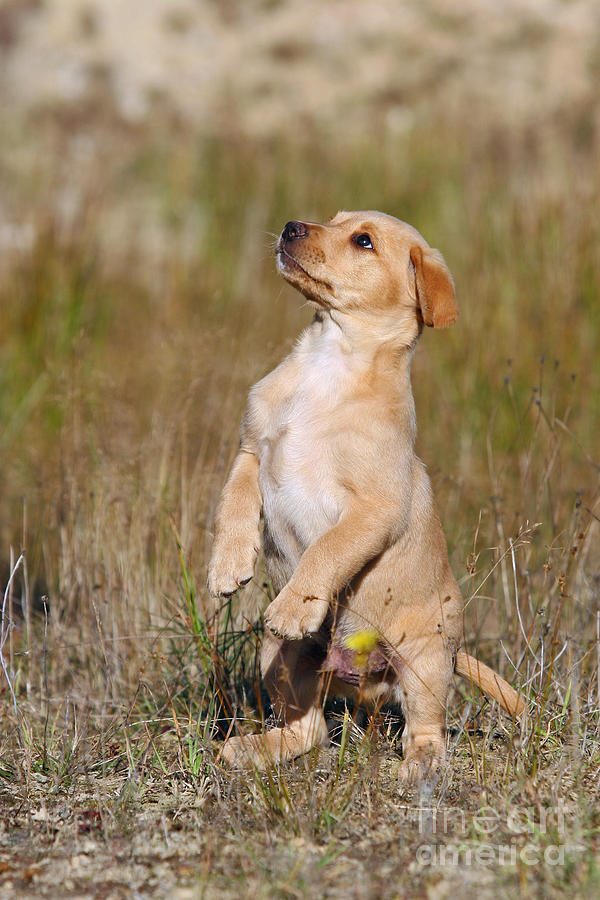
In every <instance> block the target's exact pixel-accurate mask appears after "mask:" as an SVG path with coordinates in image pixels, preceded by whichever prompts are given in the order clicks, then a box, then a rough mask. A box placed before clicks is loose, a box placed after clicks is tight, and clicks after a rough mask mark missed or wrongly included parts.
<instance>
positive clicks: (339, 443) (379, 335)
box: [208, 211, 523, 778]
mask: <svg viewBox="0 0 600 900" xmlns="http://www.w3.org/2000/svg"><path fill="white" fill-rule="evenodd" d="M277 262H278V267H279V271H280V272H281V274H282V275H283V277H284V278H286V279H287V280H288V281H289V282H290V283H291V284H292V285H294V286H295V287H296V288H297V289H298V290H300V291H301V292H302V293H303V294H304V295H305V296H306V297H307V299H308V300H309V301H310V303H311V304H313V305H314V307H315V309H316V314H315V318H314V321H313V323H312V324H311V325H310V326H309V327H308V328H307V329H306V330H305V331H304V332H303V334H302V335H301V337H300V339H299V341H298V343H297V345H296V347H295V349H294V350H293V352H292V353H291V354H290V355H289V356H288V357H287V358H286V359H285V360H284V361H283V362H282V363H281V364H280V365H279V366H278V367H277V368H276V369H275V370H274V371H273V372H271V373H270V374H269V375H267V376H266V377H265V378H263V379H262V381H260V382H258V384H256V385H255V386H254V387H253V388H252V390H251V392H250V396H249V399H248V405H247V408H246V412H245V414H244V418H243V421H242V425H241V432H240V450H239V453H238V455H237V457H236V459H235V462H234V464H233V467H232V470H231V473H230V475H229V478H228V481H227V484H226V485H225V488H224V490H223V495H222V497H221V501H220V504H219V508H218V512H217V516H216V522H215V540H214V546H213V553H212V558H211V561H210V565H209V579H208V581H209V589H210V592H211V594H212V595H214V596H219V595H227V594H230V593H232V592H233V591H235V590H236V589H237V588H238V587H239V586H240V585H242V584H244V583H245V582H246V581H248V580H249V579H250V578H251V577H252V575H253V570H254V563H255V560H256V556H257V553H258V550H259V545H260V519H261V516H262V518H263V522H264V528H263V546H264V554H265V560H266V565H267V570H268V572H269V576H270V579H271V582H272V585H273V588H274V591H275V592H276V597H275V599H274V600H273V601H272V603H270V604H269V606H268V607H267V610H266V612H265V624H266V626H267V627H266V629H265V637H264V644H263V651H262V660H261V668H262V673H263V677H264V679H265V682H266V685H267V688H268V690H269V692H270V695H271V698H272V700H273V704H274V707H275V710H276V712H277V714H278V716H279V718H280V727H278V728H274V729H271V730H270V731H267V732H266V733H265V734H261V735H254V736H252V737H244V738H240V737H233V738H230V739H229V740H228V741H227V742H226V744H225V745H224V748H223V751H222V755H223V758H224V759H226V760H227V761H229V762H232V763H254V764H263V763H265V762H267V761H268V760H281V759H286V758H290V757H293V756H297V755H299V754H301V753H305V752H306V751H308V750H309V749H310V748H311V747H312V746H315V745H317V744H322V743H325V742H326V741H327V729H326V727H325V720H324V717H323V712H322V702H323V696H324V693H325V691H326V690H329V691H336V692H337V691H341V692H344V693H351V694H354V695H358V696H359V697H360V698H361V699H362V700H365V701H371V702H375V701H377V700H380V699H383V698H385V697H386V696H390V697H392V698H395V699H396V700H398V701H399V702H400V703H401V704H402V708H403V712H404V716H405V719H406V726H405V733H404V739H403V749H404V763H403V766H404V775H405V776H406V777H407V778H415V777H422V776H423V775H425V774H426V773H427V772H428V771H429V770H430V767H431V766H432V765H437V764H439V762H440V761H441V760H443V758H444V747H445V738H444V727H445V711H446V699H447V694H448V688H449V684H450V679H451V677H452V673H453V671H454V670H455V667H456V671H457V672H458V673H459V674H461V675H464V676H466V677H469V678H472V680H473V681H474V682H476V683H477V684H479V685H481V686H482V687H483V689H484V690H486V691H487V692H488V693H490V694H491V695H492V696H493V697H494V698H495V699H496V700H498V702H499V703H500V704H501V705H502V706H503V707H504V708H505V709H506V710H508V711H509V712H510V713H511V714H513V715H516V714H518V713H520V712H521V710H522V708H523V702H522V700H521V699H520V698H519V696H518V695H517V693H516V692H515V691H514V690H513V689H512V688H511V687H510V686H509V685H508V684H507V683H506V682H505V681H504V680H503V679H501V678H500V676H498V675H496V674H495V673H493V672H492V671H491V670H490V669H488V668H487V667H486V666H483V664H481V663H478V661H477V660H474V659H473V658H472V657H469V656H468V655H467V654H466V653H464V651H461V650H459V648H460V645H461V642H462V635H463V629H462V616H463V604H462V597H461V594H460V591H459V588H458V585H457V583H456V580H455V578H454V576H453V574H452V572H451V571H450V567H449V564H448V557H447V551H446V543H445V539H444V535H443V532H442V528H441V525H440V521H439V518H438V514H437V511H436V508H435V504H434V500H433V497H432V493H431V487H430V483H429V478H428V476H427V473H426V471H425V467H424V465H423V463H422V462H421V461H420V460H419V459H418V458H417V457H416V455H415V451H414V444H415V433H416V421H415V409H414V403H413V396H412V390H411V383H410V362H411V357H412V354H413V350H414V348H415V345H416V342H417V339H418V337H419V335H420V333H421V331H422V329H423V326H424V325H425V324H426V325H431V326H436V327H440V326H441V327H443V326H447V325H450V324H452V323H453V322H454V320H455V318H456V316H457V308H456V300H455V296H454V286H453V283H452V278H451V276H450V273H449V271H448V269H447V268H446V265H445V263H444V261H443V259H442V257H441V255H440V254H439V252H438V251H437V250H432V249H431V248H430V247H429V246H428V245H427V243H426V242H425V240H424V239H423V238H422V236H421V235H420V234H419V233H418V232H417V231H416V230H415V229H414V228H412V227H411V226H410V225H407V224H405V223H404V222H401V221H399V220H398V219H394V218H393V217H391V216H387V215H384V214H382V213H379V212H372V211H370V212H353V213H349V212H343V213H338V215H337V216H335V217H334V218H333V219H332V220H330V221H329V222H328V223H326V224H325V225H318V224H313V223H310V224H307V223H299V222H296V223H288V225H287V226H286V228H285V229H284V231H283V233H282V236H281V237H280V239H279V242H278V245H277ZM365 630H366V631H375V632H376V634H377V636H378V641H377V652H376V653H373V654H371V656H370V657H369V659H368V660H367V661H366V662H365V661H364V660H363V659H362V658H360V659H359V657H356V662H354V661H353V660H354V657H353V654H352V652H351V651H350V650H348V649H347V643H346V642H347V641H348V639H350V640H351V639H352V636H353V635H356V634H357V633H358V632H362V631H365Z"/></svg>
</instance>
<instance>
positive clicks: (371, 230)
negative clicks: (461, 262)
mask: <svg viewBox="0 0 600 900" xmlns="http://www.w3.org/2000/svg"><path fill="white" fill-rule="evenodd" d="M276 254H277V265H278V268H279V271H280V273H281V274H282V275H283V277H284V278H285V279H286V280H287V281H289V282H290V284H292V285H293V286H294V287H295V288H297V289H298V290H299V291H301V293H303V294H304V296H305V297H306V298H307V299H308V300H309V301H310V302H311V303H313V304H315V305H316V306H318V307H321V308H325V309H329V310H337V311H339V312H342V313H347V314H356V315H361V314H365V313H369V314H380V315H381V316H382V317H385V318H386V319H389V317H392V318H396V317H397V319H398V324H399V326H400V325H401V330H402V331H403V333H405V338H406V340H407V341H408V342H409V343H410V342H411V341H412V340H414V339H415V338H416V337H417V336H418V334H419V333H420V331H421V329H422V327H423V325H431V326H433V327H437V328H443V327H446V326H448V325H452V323H453V322H454V321H455V320H456V317H457V315H458V308H457V306H456V297H455V293H454V284H453V281H452V276H451V275H450V272H449V270H448V268H447V266H446V264H445V262H444V260H443V258H442V255H441V254H440V253H439V252H438V251H437V250H433V249H432V248H431V247H430V246H429V245H428V244H427V242H426V241H425V239H424V238H423V237H422V236H421V235H420V234H419V232H418V231H417V230H416V229H415V228H413V227H412V226H411V225H407V224H406V222H401V221H400V220H399V219H395V218H394V217H393V216H388V215H385V214H384V213H380V212H374V211H367V212H339V213H338V214H337V215H336V216H334V217H333V219H330V220H329V221H328V222H326V223H325V224H324V225H318V224H315V223H312V222H311V223H308V222H297V221H293V222H288V223H287V225H286V226H285V228H284V229H283V231H282V232H281V235H280V237H279V240H278V242H277V247H276Z"/></svg>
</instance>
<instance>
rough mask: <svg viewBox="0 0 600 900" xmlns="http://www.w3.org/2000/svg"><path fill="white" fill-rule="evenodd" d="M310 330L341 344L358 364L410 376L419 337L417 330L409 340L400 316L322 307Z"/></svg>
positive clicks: (327, 339)
mask: <svg viewBox="0 0 600 900" xmlns="http://www.w3.org/2000/svg"><path fill="white" fill-rule="evenodd" d="M310 331H312V333H313V335H314V337H315V339H321V340H326V341H331V342H333V343H335V344H337V345H338V347H339V349H340V350H341V352H342V353H344V354H346V355H348V357H350V356H351V357H353V358H354V360H355V362H356V364H357V365H361V366H365V367H367V368H371V367H372V366H376V367H378V368H379V367H380V366H383V367H385V368H393V369H394V370H396V372H398V371H403V372H405V373H406V374H407V375H408V372H409V369H410V362H411V359H412V354H413V351H414V348H415V345H416V342H417V337H418V333H415V334H414V336H413V335H411V336H410V340H407V333H406V330H405V329H399V327H398V317H397V316H394V317H392V316H386V315H385V314H382V313H378V314H376V315H375V314H373V313H367V312H365V313H363V312H359V311H356V310H352V311H351V312H342V311H341V310H337V309H327V310H318V311H317V312H316V313H315V317H314V319H313V324H312V326H311V329H310Z"/></svg>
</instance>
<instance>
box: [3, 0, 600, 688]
mask: <svg viewBox="0 0 600 900" xmlns="http://www.w3.org/2000/svg"><path fill="white" fill-rule="evenodd" d="M599 79H600V9H599V7H598V4H597V3H595V2H593V0H562V2H561V0H507V2H504V3H501V4H499V3H496V2H492V0H489V2H481V0H461V2H458V0H405V2H394V0H378V2H370V3H364V2H363V3H359V2H354V0H339V2H336V0H332V2H328V3H323V2H319V0H303V2H301V3H300V2H297V0H296V2H294V0H154V2H152V3H148V2H145V0H128V2H126V3H125V2H122V3H115V2H114V0H3V2H2V3H1V4H0V104H1V110H2V116H1V127H0V498H1V503H0V548H1V551H0V575H2V578H1V579H0V581H1V582H2V584H6V582H7V578H8V574H9V571H10V569H11V566H14V563H15V560H16V558H17V557H18V555H19V553H20V551H21V549H22V548H26V551H27V554H26V567H24V568H22V569H20V570H19V572H18V575H17V576H16V577H15V580H14V582H13V589H12V593H11V598H10V601H11V604H12V605H13V606H12V608H13V612H14V616H15V620H16V621H17V620H18V622H19V623H20V624H19V629H17V630H16V631H14V632H11V639H10V654H11V658H10V663H11V671H12V672H13V673H17V672H19V671H21V670H22V667H25V666H33V665H34V661H33V656H35V654H34V655H33V656H30V657H26V655H23V647H26V648H28V647H30V646H31V642H32V640H33V635H34V633H35V629H36V627H38V625H36V623H39V622H41V620H42V619H41V612H42V609H43V604H42V597H43V596H46V597H47V598H48V599H47V601H46V604H47V609H48V611H49V624H48V628H49V632H48V634H49V637H48V640H52V641H53V642H54V643H53V646H54V647H55V648H57V649H60V660H58V659H57V661H56V662H55V663H54V664H52V665H50V667H49V669H48V671H47V673H46V677H47V678H49V679H50V688H48V691H49V692H51V691H52V690H63V689H66V688H68V689H77V690H80V691H81V693H82V695H83V694H84V693H85V691H84V687H83V685H84V684H86V683H87V684H88V686H89V687H90V689H91V688H94V687H97V688H102V690H104V691H105V693H104V694H103V696H106V686H107V685H108V686H109V693H111V694H112V695H113V696H114V697H115V699H116V698H117V697H118V696H120V695H121V692H122V691H126V690H127V689H128V688H127V686H128V685H130V684H132V683H135V680H136V679H137V678H138V677H139V672H140V667H143V666H146V664H149V663H148V661H149V660H150V658H151V654H152V652H153V648H154V647H155V644H154V643H153V642H154V641H155V638H156V636H157V635H158V634H159V633H161V632H160V629H162V628H164V627H166V626H167V624H168V623H170V622H172V621H173V619H174V618H177V617H181V615H182V607H183V604H182V601H181V596H182V595H181V579H182V570H181V559H180V558H179V555H178V552H179V551H178V542H179V545H180V546H181V548H182V558H183V559H184V560H185V566H186V572H187V573H188V574H189V573H192V577H193V579H194V580H195V583H196V585H197V588H196V590H197V591H198V598H199V602H201V600H202V595H203V591H204V583H205V571H206V562H207V553H208V550H209V548H210V529H211V522H212V515H213V511H214V506H215V503H216V500H217V498H218V493H219V490H220V488H221V486H222V483H223V481H224V478H225V475H226V471H227V468H228V465H229V462H230V460H231V458H232V455H233V453H234V452H235V448H236V442H237V423H238V421H239V416H240V414H241V411H242V409H243V405H244V402H245V396H246V393H247V390H248V388H249V386H250V385H251V384H252V383H253V382H254V381H256V380H257V379H258V378H259V377H260V376H261V375H263V374H264V373H265V372H266V371H267V370H268V369H269V368H270V367H272V366H273V365H274V364H275V363H276V362H277V361H279V360H280V359H281V358H282V356H283V355H284V354H285V353H286V352H288V351H289V349H290V347H291V346H292V342H293V340H294V338H295V336H296V335H297V334H298V332H299V330H300V329H301V328H302V327H303V326H304V325H305V324H307V323H308V321H309V319H310V313H309V311H308V310H307V309H306V308H303V305H302V299H301V298H300V296H299V295H297V294H295V293H294V292H293V291H292V290H291V289H290V288H289V287H287V286H286V285H284V284H283V283H282V282H281V280H280V279H279V278H278V276H277V275H276V273H275V271H274V265H273V258H272V247H273V241H274V236H275V235H276V234H277V233H278V232H279V231H280V229H281V227H282V226H283V224H284V223H285V222H286V221H287V220H288V219H291V218H301V219H315V220H322V219H323V218H324V217H327V216H330V215H332V214H334V213H335V212H336V211H337V210H338V209H340V208H347V209H354V208H359V209H360V208H377V209H381V210H384V211H386V212H389V213H391V214H393V215H397V216H399V217H400V218H403V219H405V220H407V221H409V222H411V224H413V225H415V226H416V227H417V228H418V229H419V230H420V231H421V232H422V233H423V234H424V236H425V237H426V239H427V240H428V241H429V243H430V244H432V245H433V246H436V247H438V248H439V249H440V250H441V251H442V253H443V254H444V256H445V258H446V261H447V262H448V264H449V266H450V269H451V271H452V272H453V274H454V276H455V280H456V284H457V291H458V300H459V306H460V309H461V315H460V318H459V321H458V323H457V325H456V326H455V327H454V328H453V329H451V330H450V331H448V332H440V333H434V332H432V331H428V332H427V333H425V334H424V335H423V339H422V341H421V344H420V346H419V349H418V351H417V354H416V356H415V362H414V375H413V379H414V387H415V394H416V402H417V414H418V422H419V452H420V453H421V455H422V456H423V458H424V460H425V462H426V463H427V464H428V467H429V471H430V473H431V476H432V479H433V482H434V488H435V491H436V495H437V497H438V501H439V505H440V511H441V515H442V520H443V522H444V527H445V531H446V535H447V538H448V543H449V548H450V552H451V557H452V563H453V566H454V570H455V572H456V574H457V576H458V577H459V579H460V580H461V583H462V585H463V590H464V592H465V596H466V598H467V601H468V602H467V633H468V634H469V635H470V636H471V637H472V638H477V640H479V641H484V640H486V639H487V640H489V641H490V645H489V646H490V648H494V649H493V651H492V652H494V653H497V652H499V651H498V646H497V643H494V642H495V641H496V638H497V636H498V634H499V633H503V634H504V635H505V636H506V639H507V641H508V642H509V643H510V635H511V633H512V632H515V634H516V633H517V631H518V629H517V625H516V622H515V619H514V614H513V613H514V608H513V607H512V593H511V592H512V590H513V581H514V584H515V585H516V584H517V583H518V584H519V586H520V590H521V596H522V598H523V602H524V603H525V604H526V607H527V617H528V622H530V623H531V629H532V630H533V632H535V634H536V635H537V634H538V632H539V639H540V640H541V641H542V642H543V640H544V634H547V633H548V628H549V622H550V611H551V610H552V603H553V601H554V600H556V601H557V602H558V599H559V598H560V600H561V604H562V607H564V608H566V607H565V604H563V603H562V600H563V599H564V598H565V597H568V598H570V601H569V605H568V617H567V621H566V624H565V628H566V629H567V630H568V631H569V633H575V634H578V635H579V636H580V638H581V640H584V636H585V635H586V634H587V635H588V637H589V638H590V640H592V639H593V629H594V627H595V625H594V622H595V610H597V608H598V596H599V592H600V555H599V552H598V542H597V528H596V524H597V521H598V519H597V517H598V516H599V515H600V504H598V503H597V501H598V474H599V471H600V468H599V463H600V447H599V446H598V413H599V406H600V400H599V398H600V363H599V360H598V328H599V321H600V320H599V301H600V241H599V237H600V235H599V231H600V217H599V215H598V210H599V208H600V207H599V201H600V171H599V159H600V157H599V127H600V96H599V90H598V85H599ZM511 541H512V542H513V544H512V545H511V543H510V542H511ZM521 545H522V546H521ZM515 546H517V547H521V549H520V551H519V552H520V555H519V556H518V560H517V561H515V558H514V557H513V558H512V559H511V549H512V548H513V547H515ZM573 548H574V549H573ZM482 584H485V587H482ZM252 590H253V592H254V593H253V602H255V604H258V603H259V602H260V600H261V596H262V594H263V593H264V591H265V590H268V588H263V583H262V581H261V580H260V579H259V580H258V584H257V585H256V586H255V587H254V588H253V589H252ZM562 607H561V608H562ZM564 608H563V616H565V615H567V613H565V612H564ZM511 610H512V612H511ZM527 627H529V625H528V626H527ZM544 629H546V631H544ZM586 629H587V630H586ZM588 632H589V634H588ZM20 642H21V643H20ZM6 652H8V650H7V651H6ZM569 652H571V651H569ZM573 652H574V651H573ZM488 656H489V655H488ZM65 662H66V663H67V665H65ZM499 665H500V667H501V668H504V666H505V662H503V661H502V660H500V662H499ZM28 671H29V674H28V675H27V678H26V679H25V681H26V682H27V684H28V685H29V684H30V683H32V679H33V681H35V677H34V676H32V675H31V671H30V670H28ZM86 679H87V682H86ZM86 690H87V688H86Z"/></svg>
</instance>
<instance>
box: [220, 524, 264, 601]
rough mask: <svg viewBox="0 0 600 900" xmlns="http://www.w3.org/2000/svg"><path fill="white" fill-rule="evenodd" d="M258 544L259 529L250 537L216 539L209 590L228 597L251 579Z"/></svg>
mask: <svg viewBox="0 0 600 900" xmlns="http://www.w3.org/2000/svg"><path fill="white" fill-rule="evenodd" d="M258 546H259V534H258V531H257V532H256V534H255V535H253V536H252V537H250V538H248V537H245V538H240V539H238V540H224V539H220V540H219V539H215V543H214V546H213V551H212V556H211V558H210V563H209V566H208V590H209V591H210V593H211V594H212V596H213V597H217V596H222V597H223V596H224V597H227V596H229V595H230V594H233V593H235V591H237V590H238V588H240V587H242V586H243V585H245V584H247V583H248V582H249V581H250V579H251V578H252V576H253V575H254V564H255V562H256V557H257V555H258Z"/></svg>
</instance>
